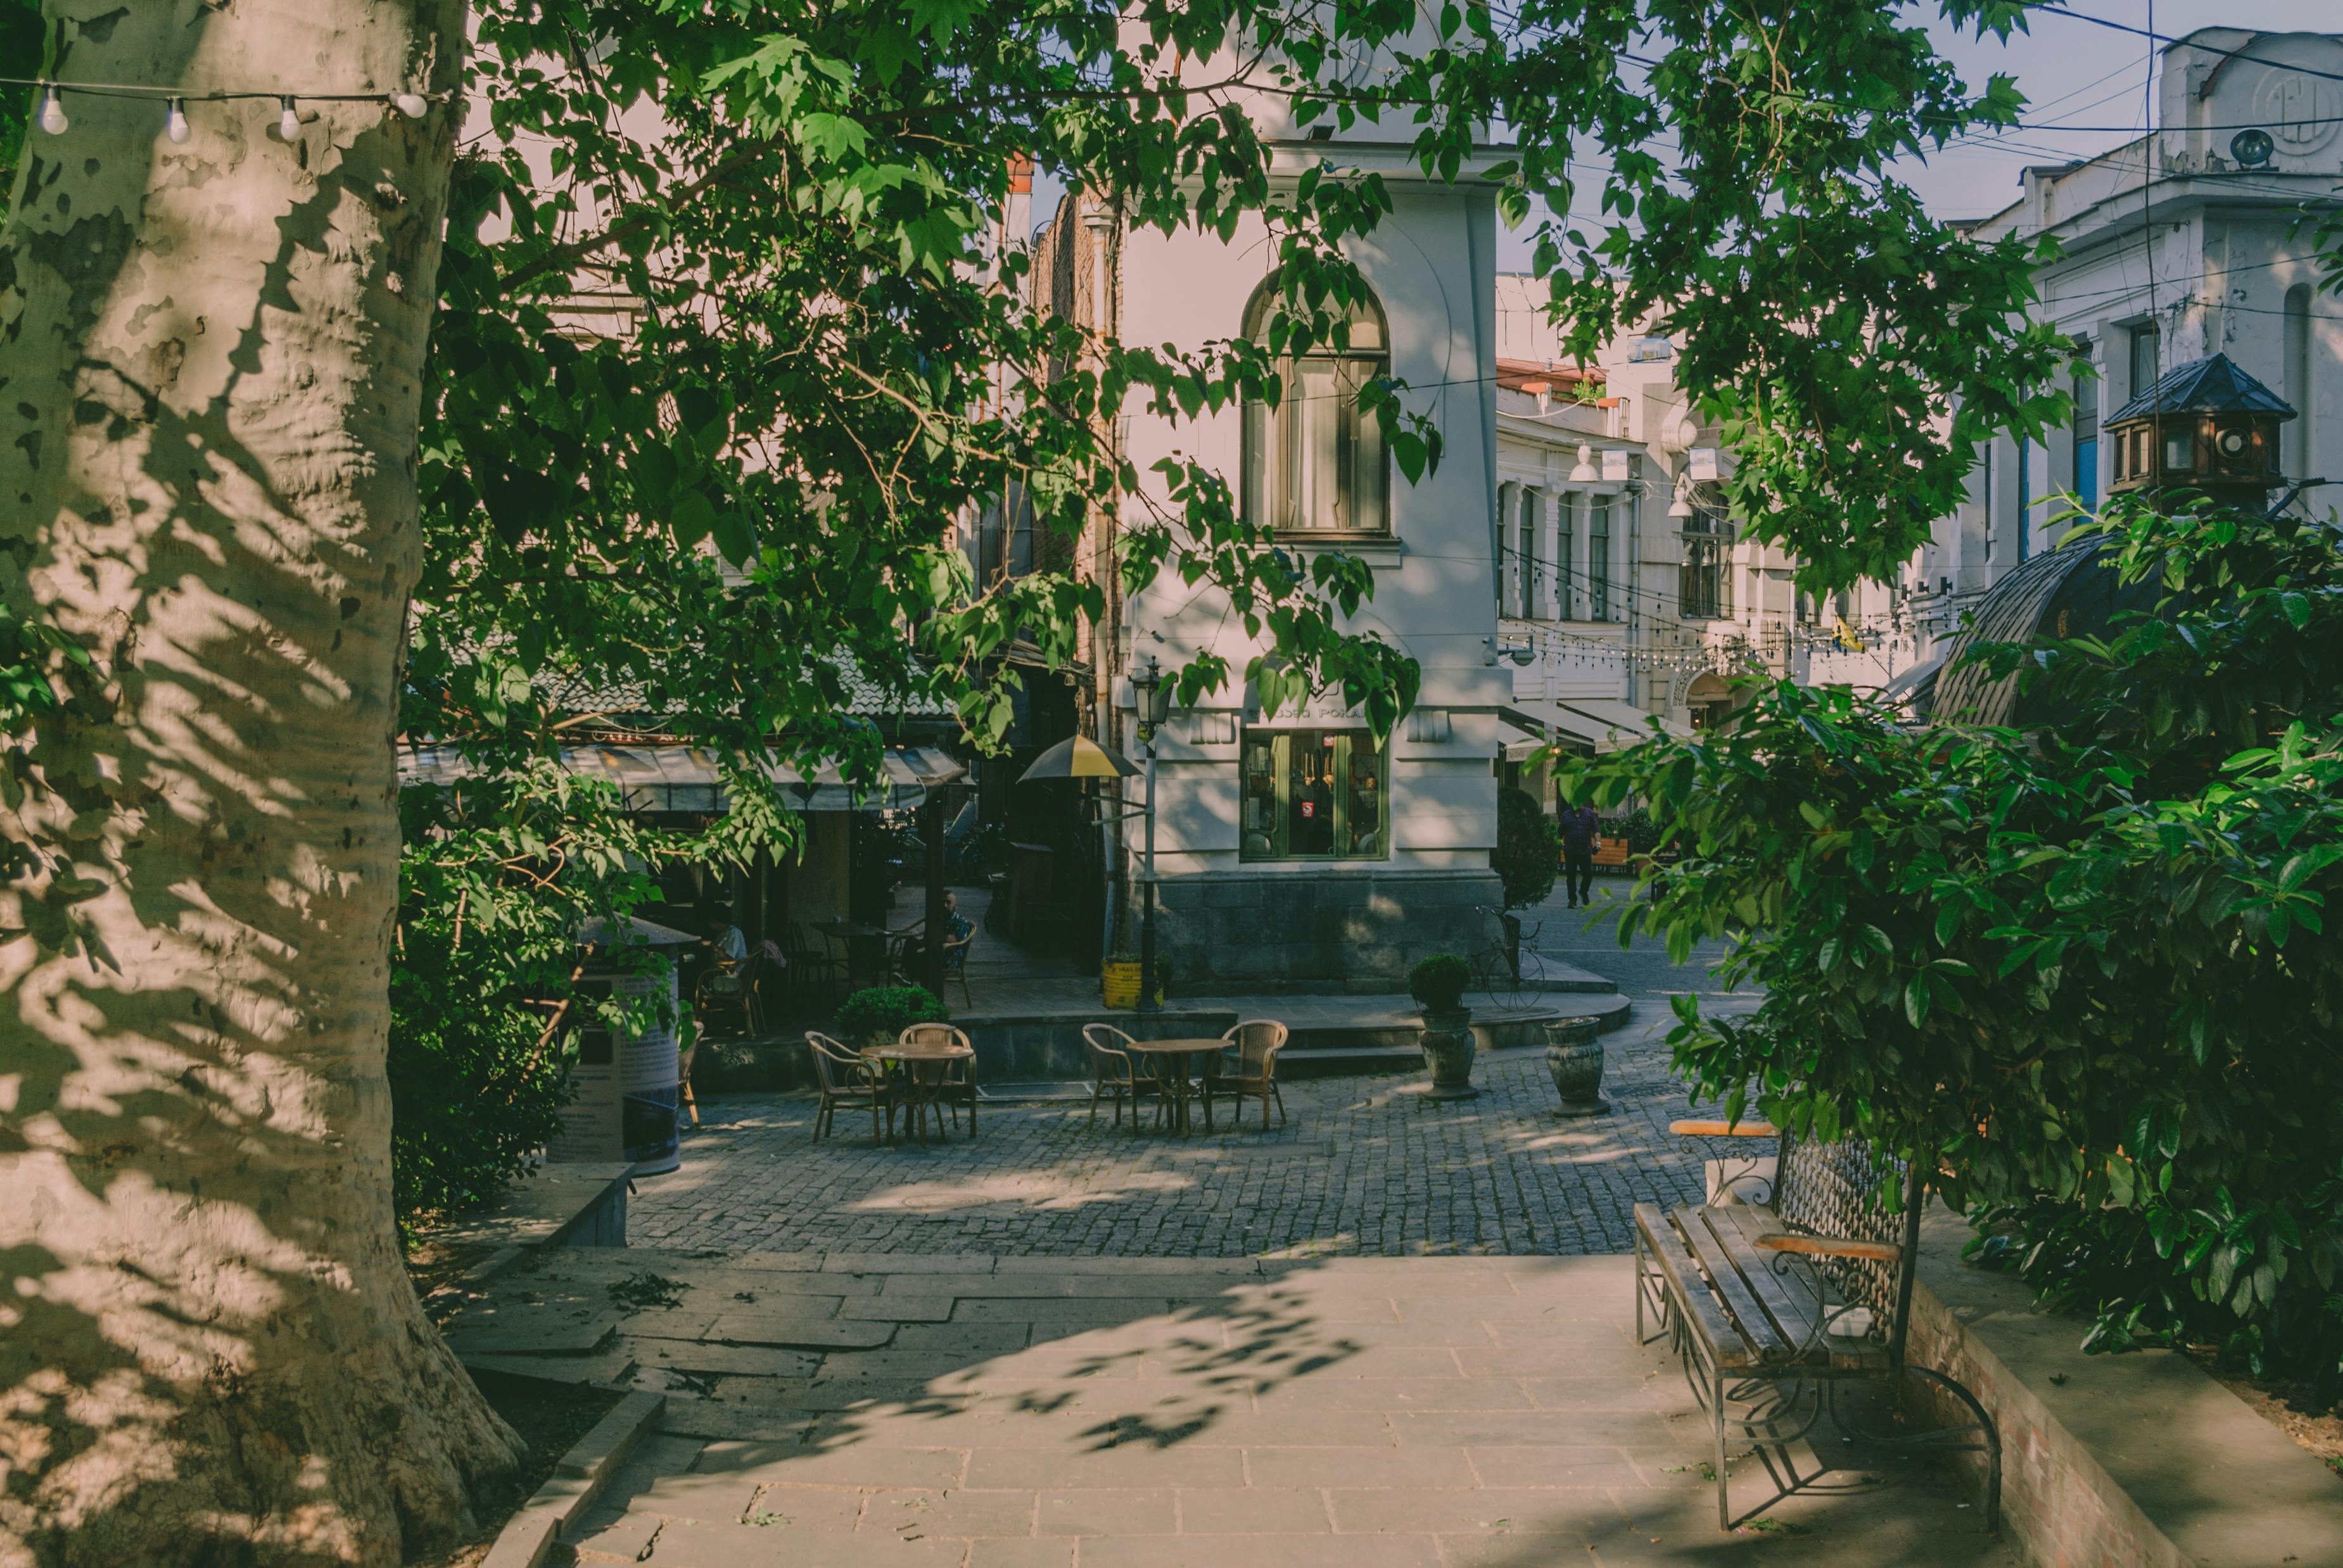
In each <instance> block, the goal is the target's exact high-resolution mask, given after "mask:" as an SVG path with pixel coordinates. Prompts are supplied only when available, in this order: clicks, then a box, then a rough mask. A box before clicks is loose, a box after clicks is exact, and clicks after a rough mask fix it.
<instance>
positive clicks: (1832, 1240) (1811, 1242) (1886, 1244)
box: [1755, 1231, 1904, 1263]
mask: <svg viewBox="0 0 2343 1568" xmlns="http://www.w3.org/2000/svg"><path fill="white" fill-rule="evenodd" d="M1755 1244H1756V1245H1758V1246H1760V1247H1762V1248H1764V1249H1765V1251H1769V1252H1804V1253H1806V1254H1808V1255H1809V1256H1812V1257H1817V1258H1865V1259H1868V1260H1870V1261H1872V1262H1875V1263H1896V1262H1901V1261H1903V1258H1904V1249H1903V1248H1901V1247H1899V1246H1897V1245H1896V1243H1895V1242H1893V1241H1854V1240H1852V1239H1850V1238H1847V1237H1844V1236H1802V1235H1799V1234H1798V1233H1797V1232H1796V1231H1767V1232H1766V1233H1765V1234H1764V1235H1762V1236H1760V1237H1758V1238H1757V1239H1756V1243H1755Z"/></svg>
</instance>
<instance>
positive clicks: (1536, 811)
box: [1489, 789, 1562, 910]
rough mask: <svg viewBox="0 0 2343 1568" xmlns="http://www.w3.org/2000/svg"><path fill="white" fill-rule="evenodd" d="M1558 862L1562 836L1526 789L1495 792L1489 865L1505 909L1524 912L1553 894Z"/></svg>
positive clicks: (1551, 819)
mask: <svg viewBox="0 0 2343 1568" xmlns="http://www.w3.org/2000/svg"><path fill="white" fill-rule="evenodd" d="M1561 862H1562V834H1561V832H1560V830H1559V829H1556V828H1555V827H1554V819H1553V818H1551V817H1549V816H1547V815H1546V814H1545V808H1544V807H1543V806H1541V805H1539V804H1538V799H1537V797H1536V796H1534V795H1533V794H1531V793H1530V792H1529V791H1528V790H1526V789H1501V790H1499V791H1498V792H1497V847H1496V849H1494V850H1493V852H1492V853H1491V854H1490V857H1489V863H1490V865H1492V866H1493V867H1494V868H1495V869H1496V872H1497V876H1498V879H1500V880H1501V881H1503V883H1504V884H1505V908H1507V909H1509V910H1519V909H1525V908H1527V907H1528V906H1529V905H1531V904H1534V903H1536V902H1538V901H1539V900H1542V899H1544V897H1545V896H1546V895H1547V894H1548V893H1551V892H1553V891H1554V869H1555V868H1556V867H1558V866H1559V865H1560V864H1561Z"/></svg>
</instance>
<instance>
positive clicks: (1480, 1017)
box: [1278, 993, 1634, 1064]
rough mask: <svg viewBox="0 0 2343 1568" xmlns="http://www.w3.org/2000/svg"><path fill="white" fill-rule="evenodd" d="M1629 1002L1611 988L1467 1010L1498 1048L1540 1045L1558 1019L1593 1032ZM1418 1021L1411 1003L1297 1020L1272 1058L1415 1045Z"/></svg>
mask: <svg viewBox="0 0 2343 1568" xmlns="http://www.w3.org/2000/svg"><path fill="white" fill-rule="evenodd" d="M1633 1010H1634V1004H1633V1003H1632V1002H1631V1001H1630V1000H1628V999H1627V998H1625V997H1624V996H1620V995H1617V994H1616V993H1614V994H1611V995H1607V996H1560V997H1554V998H1550V999H1548V1000H1546V1001H1544V1003H1542V1004H1540V1005H1537V1006H1534V1007H1525V1008H1519V1009H1513V1008H1508V1009H1504V1010H1493V1009H1487V1008H1475V1009H1473V1038H1474V1040H1475V1042H1476V1043H1477V1044H1478V1045H1479V1046H1480V1048H1481V1049H1482V1050H1507V1049H1510V1048H1513V1047H1519V1046H1532V1045H1536V1046H1542V1045H1544V1043H1545V1026H1546V1025H1547V1024H1549V1023H1554V1022H1556V1021H1559V1020H1563V1019H1579V1018H1591V1019H1594V1020H1595V1029H1596V1030H1597V1032H1599V1033H1607V1032H1609V1031H1610V1030H1614V1029H1617V1028H1619V1027H1620V1026H1622V1025H1623V1024H1624V1023H1625V1022H1626V1021H1627V1019H1628V1015H1629V1014H1630V1012H1632V1011H1633ZM1422 1028H1423V1017H1422V1015H1421V1014H1420V1013H1418V1012H1417V1011H1416V1010H1413V1008H1409V1009H1398V1008H1394V1009H1392V1010H1389V1011H1382V1012H1377V1013H1374V1014H1368V1015H1361V1016H1358V1017H1355V1018H1353V1019H1350V1020H1345V1021H1343V1022H1342V1023H1341V1024H1339V1025H1332V1026H1320V1027H1313V1026H1312V1025H1310V1024H1307V1023H1297V1024H1295V1025H1294V1027H1293V1037H1292V1040H1291V1041H1290V1042H1289V1043H1288V1044H1287V1046H1286V1048H1285V1052H1284V1054H1283V1055H1282V1056H1281V1057H1280V1058H1279V1059H1278V1060H1279V1061H1280V1063H1281V1064H1284V1063H1291V1062H1293V1061H1295V1060H1297V1059H1298V1058H1303V1057H1307V1058H1310V1059H1312V1060H1316V1059H1318V1058H1320V1057H1334V1058H1341V1057H1342V1056H1344V1055H1345V1053H1355V1052H1358V1051H1361V1050H1370V1051H1372V1050H1406V1051H1408V1052H1410V1053H1413V1052H1414V1051H1415V1049H1416V1038H1415V1037H1416V1032H1417V1031H1418V1030H1421V1029H1422Z"/></svg>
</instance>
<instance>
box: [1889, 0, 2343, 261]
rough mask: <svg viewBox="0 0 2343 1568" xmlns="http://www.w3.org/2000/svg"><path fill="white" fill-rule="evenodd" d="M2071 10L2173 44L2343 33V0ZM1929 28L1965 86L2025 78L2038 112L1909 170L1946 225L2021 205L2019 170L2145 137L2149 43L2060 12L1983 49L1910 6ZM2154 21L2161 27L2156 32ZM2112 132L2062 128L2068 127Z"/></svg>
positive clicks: (2081, 5) (2097, 4)
mask: <svg viewBox="0 0 2343 1568" xmlns="http://www.w3.org/2000/svg"><path fill="white" fill-rule="evenodd" d="M2063 3H2064V5H2065V8H2066V10H2069V11H2077V12H2081V13H2083V14H2085V15H2092V16H2101V17H2105V18H2107V20H2109V21H2115V22H2122V23H2125V24H2127V25H2130V26H2133V27H2150V26H2151V25H2152V27H2153V30H2154V31H2156V32H2157V33H2161V34H2163V35H2166V36H2167V37H2174V38H2179V37H2186V36H2187V35H2188V34H2189V33H2191V32H2193V31H2195V30H2196V29H2197V28H2199V27H2246V28H2252V29H2256V30H2258V31H2261V32H2265V33H2277V32H2287V31H2291V30H2301V31H2306V32H2343V0H2063ZM1906 15H1909V16H1911V17H1913V18H1915V19H1925V20H1926V22H1927V24H1928V31H1929V33H1930V35H1932V36H1933V37H1934V38H1935V39H1936V49H1937V52H1938V53H1939V54H1941V55H1944V56H1945V57H1946V58H1947V59H1949V60H1951V61H1952V62H1953V64H1954V65H1955V67H1956V68H1957V69H1958V70H1959V71H1960V73H1961V79H1962V80H1963V81H1965V82H1966V83H1968V84H1969V85H1970V86H1971V87H1972V88H1976V89H1980V90H1981V89H1982V88H1983V87H1984V85H1985V84H1986V81H1987V80H1988V79H1989V78H1990V77H1991V76H1992V75H1994V74H1995V73H1996V72H2001V73H2003V74H2005V75H2010V76H2013V77H2015V78H2016V82H2017V88H2018V91H2019V92H2021V93H2024V94H2025V95H2026V100H2027V103H2028V105H2029V107H2028V108H2027V110H2026V128H2025V129H2023V130H2020V131H2016V132H2013V133H2011V134H2010V135H2008V136H2006V137H2003V138H1998V139H1987V138H1977V139H1975V140H1971V141H1968V142H1964V143H1956V144H1954V145H1953V146H1949V147H1947V148H1946V149H1945V150H1944V151H1943V152H1941V153H1939V154H1938V155H1936V156H1934V157H1932V158H1931V159H1929V161H1928V162H1927V163H1926V165H1923V166H1906V167H1904V168H1903V169H1902V170H1901V171H1900V172H1901V174H1902V176H1903V177H1904V178H1905V180H1906V183H1908V184H1909V185H1910V186H1912V187H1913V188H1914V189H1915V190H1916V191H1918V192H1919V193H1920V194H1921V196H1923V197H1924V198H1925V199H1926V201H1927V203H1928V206H1929V210H1930V211H1932V212H1935V213H1936V214H1938V215H1939V216H1945V217H1982V216H1985V215H1986V214H1987V213H1992V212H1997V211H1999V210H2000V209H2001V208H2003V207H2005V206H2008V205H2009V204H2010V203H2011V202H2013V201H2015V200H2016V198H2017V176H2018V171H2019V170H2021V169H2023V168H2024V167H2026V166H2027V165H2028V164H2048V163H2060V162H2064V161H2066V159H2068V158H2076V157H2087V156H2091V155H2093V154H2095V153H2100V152H2104V151H2106V150H2107V148H2109V147H2113V146H2117V145H2118V144H2120V143H2122V142H2124V141H2127V140H2128V139H2129V138H2130V137H2131V136H2135V135H2137V132H2138V130H2140V129H2145V128H2146V126H2147V120H2146V118H2145V116H2146V115H2147V102H2148V100H2147V93H2146V86H2147V77H2148V70H2149V55H2148V51H2149V44H2148V41H2147V39H2145V38H2142V37H2139V36H2137V35H2133V34H2127V33H2120V32H2117V31H2115V30H2114V29H2112V28H2107V27H2097V26H2093V25H2091V24H2089V23H2087V22H2082V21H2077V20H2076V19H2075V18H2073V17H2069V16H2061V15H2056V14H2037V15H2036V16H2034V17H2033V18H2032V30H2031V31H2030V32H2028V33H2019V34H2014V35H2012V36H2011V40H2010V42H2009V43H2008V44H2007V45H2004V44H2001V43H1999V42H1998V41H1994V40H1988V41H1986V43H1983V44H1980V43H1979V42H1977V40H1976V38H1975V37H1973V36H1965V35H1962V34H1961V33H1959V32H1958V31H1956V29H1954V28H1953V27H1951V26H1948V25H1946V23H1945V22H1944V21H1943V19H1942V16H1941V15H1940V14H1939V12H1938V9H1937V7H1936V5H1934V4H1918V5H1907V6H1906ZM2151 15H2152V16H2153V22H2152V23H2151V20H2150V18H2151ZM2059 126H2088V127H2107V126H2123V127H2127V129H2120V130H2111V129H2104V128H2093V129H2071V130H2070V129H2060V128H2056V127H2059Z"/></svg>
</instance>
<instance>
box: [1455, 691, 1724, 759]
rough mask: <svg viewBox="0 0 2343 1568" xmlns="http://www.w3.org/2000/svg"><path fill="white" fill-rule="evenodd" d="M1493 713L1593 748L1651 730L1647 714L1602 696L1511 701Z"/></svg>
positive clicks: (1623, 743) (1619, 744)
mask: <svg viewBox="0 0 2343 1568" xmlns="http://www.w3.org/2000/svg"><path fill="white" fill-rule="evenodd" d="M1497 715H1498V717H1499V718H1501V719H1507V720H1509V721H1511V722H1513V723H1514V724H1518V725H1520V726H1521V727H1522V728H1523V729H1542V730H1544V732H1545V733H1546V734H1547V735H1549V736H1552V737H1553V738H1554V739H1556V740H1565V741H1566V740H1576V741H1580V742H1583V743H1584V744H1585V745H1587V746H1590V747H1592V748H1594V749H1595V750H1597V751H1619V750H1624V749H1626V748H1627V747H1630V746H1633V745H1635V744H1636V743H1638V742H1639V741H1643V740H1646V739H1650V737H1651V733H1652V718H1653V716H1652V715H1651V714H1649V713H1646V712H1644V710H1643V709H1640V708H1636V707H1634V706H1632V705H1631V704H1628V703H1624V702H1614V701H1611V700H1609V699H1604V698H1579V697H1574V698H1571V699H1568V700H1567V701H1515V702H1513V703H1511V704H1509V705H1507V706H1504V707H1502V708H1499V709H1497ZM1663 722H1664V721H1663ZM1665 728H1666V730H1667V733H1669V734H1670V735H1675V736H1682V735H1684V734H1685V733H1687V731H1686V730H1685V729H1684V726H1682V725H1680V724H1667V725H1665Z"/></svg>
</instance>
